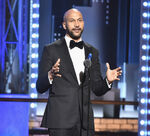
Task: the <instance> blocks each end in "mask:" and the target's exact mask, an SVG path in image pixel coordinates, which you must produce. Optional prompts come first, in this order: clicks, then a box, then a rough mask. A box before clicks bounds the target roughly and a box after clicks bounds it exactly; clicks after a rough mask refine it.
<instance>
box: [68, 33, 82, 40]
mask: <svg viewBox="0 0 150 136" xmlns="http://www.w3.org/2000/svg"><path fill="white" fill-rule="evenodd" d="M66 36H68V37H69V38H71V39H72V40H74V41H75V42H79V41H80V40H81V37H79V38H78V39H73V38H72V37H70V36H69V35H68V34H66Z"/></svg>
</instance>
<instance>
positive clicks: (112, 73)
mask: <svg viewBox="0 0 150 136" xmlns="http://www.w3.org/2000/svg"><path fill="white" fill-rule="evenodd" d="M106 67H107V71H106V76H107V80H108V82H109V83H112V82H113V81H115V80H120V79H119V78H118V76H120V75H121V74H122V70H121V67H118V68H116V69H113V70H111V69H110V65H109V63H106Z"/></svg>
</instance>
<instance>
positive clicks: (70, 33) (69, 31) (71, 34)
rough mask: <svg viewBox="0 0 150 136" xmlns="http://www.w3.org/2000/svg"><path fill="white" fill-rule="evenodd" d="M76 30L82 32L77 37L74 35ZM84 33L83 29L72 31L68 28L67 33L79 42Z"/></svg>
mask: <svg viewBox="0 0 150 136" xmlns="http://www.w3.org/2000/svg"><path fill="white" fill-rule="evenodd" d="M75 29H78V30H80V33H79V34H78V35H75V34H74V32H73V31H74V30H75ZM82 32H83V29H81V28H74V29H72V30H69V29H68V27H66V33H67V34H68V35H69V36H70V37H71V38H72V39H75V40H78V39H79V38H80V37H81V35H82Z"/></svg>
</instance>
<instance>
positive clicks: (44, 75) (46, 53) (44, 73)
mask: <svg viewBox="0 0 150 136" xmlns="http://www.w3.org/2000/svg"><path fill="white" fill-rule="evenodd" d="M48 48H49V47H48V46H45V47H44V49H43V53H42V57H41V60H40V63H39V72H38V79H37V82H36V89H37V91H38V92H39V93H44V92H45V91H47V90H48V89H50V88H51V86H52V85H51V84H50V83H49V80H48V71H49V70H50V69H51V68H52V66H53V63H52V58H51V50H50V49H48Z"/></svg>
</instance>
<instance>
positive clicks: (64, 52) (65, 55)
mask: <svg viewBox="0 0 150 136" xmlns="http://www.w3.org/2000/svg"><path fill="white" fill-rule="evenodd" d="M61 42H62V43H61V44H60V51H59V53H60V54H59V55H60V57H61V58H62V61H63V62H62V63H63V64H64V65H65V66H64V68H65V70H66V69H67V71H68V72H69V73H70V74H72V76H73V78H74V79H75V82H76V84H78V81H77V77H76V74H75V70H74V66H73V63H72V60H71V57H70V54H69V51H68V48H67V45H66V41H65V39H64V38H62V39H61ZM62 67H63V66H62Z"/></svg>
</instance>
